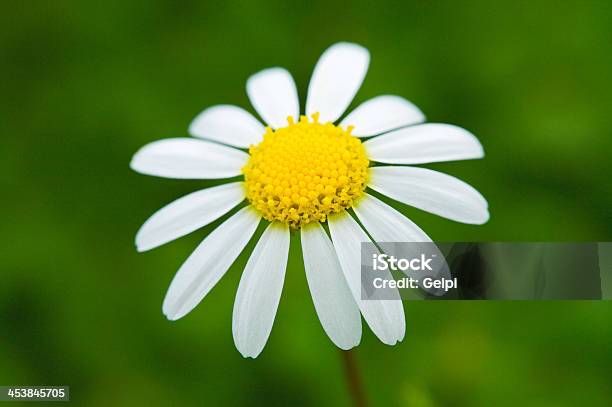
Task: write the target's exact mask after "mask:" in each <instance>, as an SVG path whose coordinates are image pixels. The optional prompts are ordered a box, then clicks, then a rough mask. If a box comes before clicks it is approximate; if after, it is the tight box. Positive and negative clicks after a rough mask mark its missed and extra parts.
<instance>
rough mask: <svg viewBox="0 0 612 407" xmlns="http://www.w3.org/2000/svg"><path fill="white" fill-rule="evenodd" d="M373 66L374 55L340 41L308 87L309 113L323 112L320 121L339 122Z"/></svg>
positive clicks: (324, 57) (323, 59)
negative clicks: (371, 65)
mask: <svg viewBox="0 0 612 407" xmlns="http://www.w3.org/2000/svg"><path fill="white" fill-rule="evenodd" d="M369 64H370V53H369V52H368V50H367V49H365V48H364V47H362V46H360V45H357V44H352V43H348V42H339V43H337V44H334V45H332V46H331V47H329V48H328V49H327V50H325V52H324V53H323V55H321V57H320V58H319V61H318V62H317V65H316V66H315V69H314V72H313V73H312V78H311V79H310V84H309V85H308V98H307V99H306V114H307V115H308V116H310V115H312V114H313V113H317V112H319V113H320V116H319V121H321V122H327V121H330V122H334V121H336V120H337V119H338V118H339V117H340V116H341V115H342V113H344V111H345V110H346V108H347V107H348V105H349V104H350V103H351V101H352V100H353V97H355V94H356V93H357V91H358V90H359V87H361V83H362V82H363V78H365V75H366V72H367V71H368V65H369Z"/></svg>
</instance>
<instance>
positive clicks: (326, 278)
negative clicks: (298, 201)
mask: <svg viewBox="0 0 612 407" xmlns="http://www.w3.org/2000/svg"><path fill="white" fill-rule="evenodd" d="M301 238H302V252H303V255H304V268H305V269H306V279H307V281H308V287H309V288H310V294H311V295H312V300H313V302H314V305H315V309H316V310H317V315H318V316H319V321H321V325H323V329H324V330H325V332H326V333H327V335H328V336H329V338H330V339H331V340H332V342H333V343H334V344H336V346H338V347H339V348H341V349H344V350H347V349H350V348H352V347H355V346H357V345H359V341H360V340H361V315H360V314H359V308H358V307H357V304H356V303H355V300H354V299H353V295H352V294H351V291H350V289H349V287H348V285H347V283H346V279H345V278H344V274H343V273H342V268H341V267H340V263H339V262H338V257H337V256H336V252H335V251H334V246H333V245H332V242H331V241H330V240H329V237H327V234H325V231H324V230H323V227H322V226H321V225H320V224H319V223H318V222H316V223H314V224H312V225H308V226H306V227H303V228H302V231H301Z"/></svg>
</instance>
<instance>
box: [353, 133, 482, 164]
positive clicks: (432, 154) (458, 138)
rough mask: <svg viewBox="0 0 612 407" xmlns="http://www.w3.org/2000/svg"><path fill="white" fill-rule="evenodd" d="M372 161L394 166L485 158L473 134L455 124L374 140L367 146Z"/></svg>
mask: <svg viewBox="0 0 612 407" xmlns="http://www.w3.org/2000/svg"><path fill="white" fill-rule="evenodd" d="M364 147H365V149H366V151H367V154H368V158H370V159H371V160H373V161H378V162H383V163H390V164H423V163H434V162H440V161H453V160H469V159H472V158H482V157H484V151H483V149H482V145H481V144H480V142H479V141H478V139H477V138H476V137H475V136H474V135H473V134H472V133H470V132H469V131H467V130H465V129H462V128H461V127H457V126H453V125H451V124H441V123H427V124H422V125H420V126H414V127H408V128H405V129H399V130H396V131H392V132H391V133H387V134H383V135H382V136H378V137H374V138H373V139H371V140H368V141H366V142H365V143H364Z"/></svg>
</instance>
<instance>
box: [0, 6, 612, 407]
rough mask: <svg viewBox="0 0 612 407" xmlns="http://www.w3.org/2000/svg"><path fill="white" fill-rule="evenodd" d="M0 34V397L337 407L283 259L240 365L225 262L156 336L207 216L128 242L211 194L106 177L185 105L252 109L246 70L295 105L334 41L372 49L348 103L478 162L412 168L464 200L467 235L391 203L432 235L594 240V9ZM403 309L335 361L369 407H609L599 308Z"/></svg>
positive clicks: (609, 91) (300, 285) (7, 30)
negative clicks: (396, 118) (351, 355)
mask: <svg viewBox="0 0 612 407" xmlns="http://www.w3.org/2000/svg"><path fill="white" fill-rule="evenodd" d="M0 27H2V28H0V53H1V54H0V55H1V58H0V64H1V65H0V67H1V68H0V73H1V77H2V80H1V82H0V91H1V94H2V99H3V101H2V106H1V109H0V114H1V116H0V129H2V135H1V136H2V148H1V149H0V174H2V175H0V180H1V186H2V200H1V205H2V207H1V210H2V238H1V239H2V241H1V249H0V253H2V255H1V260H2V261H1V265H0V268H1V269H0V270H1V274H0V385H37V384H38V385H51V384H56V385H70V386H71V396H72V403H73V404H76V405H88V406H109V405H138V404H145V403H146V404H148V405H292V406H302V405H303V406H306V405H347V404H348V403H349V401H350V399H349V397H348V394H347V392H346V386H345V381H344V377H343V375H342V365H341V364H340V359H339V355H338V351H337V350H336V348H335V347H334V346H333V345H332V344H331V342H330V341H329V340H328V338H327V337H326V335H325V333H324V332H323V330H322V328H321V327H320V324H319V322H318V320H317V317H316V315H315V312H314V307H313V305H312V300H311V299H310V295H309V292H308V288H307V285H306V280H305V277H304V274H303V269H302V266H301V260H300V257H299V255H300V253H299V250H293V249H295V245H294V247H293V249H292V253H291V256H292V260H291V261H290V265H289V268H288V271H287V278H286V282H285V287H284V291H283V297H282V300H281V303H280V307H279V311H278V314H277V317H276V323H275V326H274V329H273V331H272V335H271V338H270V340H269V342H268V344H267V346H266V348H265V350H264V352H263V354H262V355H261V356H260V357H259V358H258V359H256V360H244V359H243V358H242V357H241V356H240V354H239V353H238V351H237V350H236V349H235V347H234V345H233V341H232V336H231V313H232V306H233V300H234V295H235V291H236V288H237V285H238V281H239V278H240V272H241V269H242V267H243V266H244V264H245V262H246V259H247V255H248V250H247V251H246V253H243V255H242V256H240V258H239V259H238V260H237V262H236V264H234V267H232V269H230V271H229V272H228V273H227V275H226V277H225V278H223V279H222V280H221V282H220V283H219V284H218V285H217V287H215V289H214V290H213V291H212V292H211V293H210V294H209V295H208V296H207V297H206V298H205V299H204V301H203V302H202V303H201V304H200V306H199V307H197V308H196V309H195V311H193V312H192V313H191V314H189V315H188V316H187V317H185V318H184V319H182V320H180V321H178V322H176V323H171V322H168V321H166V319H165V318H164V317H163V315H162V313H161V303H162V299H163V297H164V294H165V291H166V289H167V286H168V284H169V282H170V280H171V278H172V276H173V275H174V273H175V271H176V270H177V269H178V267H179V266H180V264H181V263H182V261H183V260H184V259H185V258H186V257H187V256H188V255H189V253H190V252H191V250H193V249H194V248H195V246H196V245H197V243H198V242H199V241H200V240H201V239H202V238H203V236H205V235H206V234H207V233H208V232H209V231H210V230H211V229H212V228H213V227H214V226H216V225H218V224H219V223H220V221H218V222H215V223H214V224H213V225H211V226H209V227H207V228H205V229H204V230H201V231H198V232H195V233H193V234H191V235H189V236H187V237H185V238H182V239H180V240H178V241H176V242H173V243H171V244H168V245H166V246H164V247H162V248H159V249H157V250H154V251H152V252H148V253H145V254H137V253H136V251H135V249H134V245H133V239H134V235H135V233H136V231H137V230H138V228H139V227H140V225H141V224H142V223H143V221H144V220H145V219H146V218H147V217H148V216H149V215H150V214H151V213H153V212H154V211H155V210H156V209H158V208H160V207H161V206H163V205H164V204H166V203H168V202H170V201H172V200H173V199H175V198H177V197H180V196H182V195H184V194H186V193H188V192H191V191H193V190H195V189H198V188H201V187H203V186H208V185H211V184H212V183H206V182H198V181H177V180H164V179H156V178H153V177H145V176H142V175H138V174H136V173H134V172H132V171H130V169H129V168H128V163H129V161H130V158H131V156H132V154H133V153H134V152H135V151H136V150H137V149H138V148H139V147H140V146H142V145H144V144H145V143H148V142H151V141H153V140H157V139H160V138H165V137H177V136H185V135H186V134H187V133H186V129H187V125H188V124H189V122H190V120H191V119H192V118H193V117H194V116H195V115H196V114H197V113H199V112H200V111H201V110H202V109H204V108H205V107H207V106H210V105H213V104H218V103H232V104H238V105H241V106H244V107H248V109H249V110H251V111H252V108H251V107H250V105H249V103H248V99H247V97H246V93H245V90H244V84H245V80H246V79H247V77H248V76H249V75H250V74H252V73H254V72H256V71H257V70H260V69H262V68H266V67H270V66H275V65H280V66H284V67H286V68H288V69H289V70H290V71H291V72H292V73H293V75H294V78H295V80H296V82H297V84H298V89H299V91H300V93H301V100H302V103H303V102H304V96H305V91H306V87H307V84H308V80H309V77H310V74H311V72H312V68H313V66H314V64H315V62H316V60H317V58H318V57H319V55H320V53H321V52H322V51H323V50H324V49H325V48H326V47H327V46H329V45H331V44H332V43H334V42H336V41H339V40H348V41H354V42H358V43H360V44H362V45H364V46H366V47H367V48H369V49H370V51H371V54H372V62H371V65H370V71H369V74H368V76H367V78H366V80H365V82H364V84H363V87H362V88H361V90H360V92H359V94H358V96H357V98H356V100H355V102H354V103H353V105H352V106H355V105H357V104H358V103H360V102H362V101H364V100H366V99H368V98H371V97H373V96H377V95H379V94H386V93H391V94H398V95H402V96H405V97H407V98H408V99H410V100H411V101H413V102H414V103H415V104H417V105H418V106H419V107H421V108H422V110H423V111H424V112H425V113H426V114H427V116H428V119H429V120H430V121H439V122H446V123H454V124H457V125H460V126H462V127H465V128H467V129H470V130H471V131H472V132H474V134H476V135H477V136H478V137H479V138H480V140H481V142H482V143H483V145H484V147H485V150H486V153H487V156H486V158H485V159H484V160H479V161H468V162H456V163H442V164H437V165H431V166H429V168H435V169H439V170H441V171H444V172H447V173H450V174H453V175H456V176H458V177H460V178H462V179H464V180H466V181H468V182H469V183H471V184H472V185H474V186H475V187H477V188H478V189H479V190H480V191H481V192H482V193H483V194H484V195H485V196H486V197H487V199H488V201H489V203H490V211H491V215H492V216H491V220H490V222H489V223H488V224H486V225H484V226H470V225H462V224H458V223H454V222H452V221H448V220H444V219H441V218H438V217H436V216H434V215H431V214H427V213H424V212H421V211H419V210H416V209H412V208H409V207H407V206H398V207H399V208H400V209H401V210H402V212H404V213H405V214H406V215H408V216H410V217H411V218H412V219H413V220H414V221H415V222H417V223H418V224H419V225H421V226H422V227H423V229H425V230H426V231H427V232H428V233H429V234H430V235H431V236H432V237H433V238H434V239H436V240H441V241H453V240H455V241H462V240H463V241H469V240H475V241H478V240H522V241H539V240H542V241H556V240H559V241H563V240H567V241H582V240H584V241H588V240H593V241H597V240H601V241H605V240H612V239H611V237H612V211H611V210H610V208H611V206H612V193H611V191H612V187H611V184H612V182H611V180H610V173H611V171H610V156H611V154H610V152H611V151H612V134H611V130H610V129H612V115H611V111H612V96H611V95H612V78H611V77H610V73H611V72H612V52H611V50H612V7H611V3H610V2H607V1H574V2H558V1H530V2H526V1H502V2H490V1H484V0H483V1H470V2H460V1H436V2H407V1H406V2H397V3H391V2H383V1H379V2H375V4H374V2H362V3H356V2H351V3H348V2H346V3H344V2H329V1H314V2H308V3H306V2H304V3H294V4H290V3H289V2H285V1H274V2H266V3H259V4H257V3H254V2H238V3H233V4H230V3H224V2H205V1H180V2H176V1H148V2H137V1H125V0H122V1H115V0H109V1H105V2H93V1H64V0H56V1H52V2H39V1H27V2H23V1H3V2H2V5H1V6H0ZM293 243H297V241H295V240H294V241H293ZM252 246H253V245H252V244H251V245H250V246H249V248H252ZM404 306H405V310H406V320H407V334H406V339H405V340H404V341H403V343H401V344H400V345H398V346H395V347H388V346H385V345H383V344H381V343H380V342H379V341H378V340H377V339H376V338H375V337H374V336H373V335H372V333H371V332H370V331H369V330H367V329H364V335H363V339H362V344H361V345H360V347H359V348H358V350H357V357H358V359H359V362H360V365H361V367H362V369H363V378H364V382H365V386H366V388H367V392H368V398H369V399H370V401H371V402H372V404H374V405H408V406H425V407H426V406H491V405H495V406H515V405H527V406H573V405H578V404H580V405H585V406H609V405H612V387H611V386H610V383H612V363H610V362H611V361H612V342H611V338H612V323H611V321H612V304H611V303H610V302H604V301H601V302H453V301H440V302H437V301H432V302H429V301H418V302H407V303H405V304H404ZM364 326H365V325H364Z"/></svg>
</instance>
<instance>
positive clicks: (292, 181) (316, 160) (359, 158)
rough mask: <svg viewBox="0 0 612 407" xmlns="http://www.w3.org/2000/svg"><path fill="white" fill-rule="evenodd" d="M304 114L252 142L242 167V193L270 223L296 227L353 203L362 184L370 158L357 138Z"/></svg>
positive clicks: (320, 220) (349, 130)
mask: <svg viewBox="0 0 612 407" xmlns="http://www.w3.org/2000/svg"><path fill="white" fill-rule="evenodd" d="M318 117H319V115H318V114H314V115H312V119H313V121H309V120H308V118H306V117H305V116H302V117H301V118H300V121H299V122H298V123H295V122H294V121H293V118H291V117H289V118H288V119H287V120H288V122H289V125H288V126H287V127H283V128H280V129H277V130H272V129H270V128H269V127H268V128H267V129H266V133H265V134H264V136H263V140H262V141H261V142H260V143H259V144H258V145H256V146H251V148H250V149H249V154H250V155H251V156H250V158H249V161H248V162H247V164H246V166H245V167H244V168H243V169H242V172H243V174H244V178H245V187H246V196H247V198H248V200H249V201H250V202H251V204H252V205H253V206H254V207H255V208H256V209H257V210H259V211H260V212H261V213H262V214H263V217H264V218H265V219H267V220H269V221H279V222H283V223H286V224H288V225H289V226H291V227H292V228H294V229H297V228H299V227H301V226H302V225H304V224H307V223H310V222H324V221H325V220H326V219H327V216H328V215H330V214H332V213H336V212H340V211H342V210H344V209H346V208H349V207H351V206H352V204H353V202H354V201H355V199H357V198H359V197H360V196H361V195H362V194H363V191H364V189H365V187H366V181H367V175H368V165H369V161H368V159H367V157H366V154H365V150H364V148H363V145H362V144H361V141H360V140H359V139H358V138H356V137H354V136H352V135H351V130H352V127H350V126H349V127H348V128H347V129H346V130H345V129H343V128H341V127H339V126H334V125H333V124H332V123H325V124H323V123H319V122H318Z"/></svg>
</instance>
